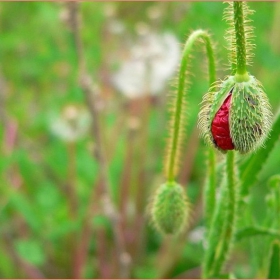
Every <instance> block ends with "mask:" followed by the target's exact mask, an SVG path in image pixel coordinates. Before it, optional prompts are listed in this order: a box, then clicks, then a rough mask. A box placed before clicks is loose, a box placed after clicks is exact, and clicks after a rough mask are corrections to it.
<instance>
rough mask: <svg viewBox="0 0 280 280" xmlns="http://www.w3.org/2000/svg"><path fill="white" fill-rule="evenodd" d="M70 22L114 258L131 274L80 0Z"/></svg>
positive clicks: (125, 275)
mask: <svg viewBox="0 0 280 280" xmlns="http://www.w3.org/2000/svg"><path fill="white" fill-rule="evenodd" d="M69 10H70V24H71V27H72V31H73V35H74V42H75V48H76V53H77V59H78V67H79V84H80V87H81V89H82V91H83V92H84V96H85V100H86V104H87V106H88V109H89V112H90V114H91V116H92V127H91V128H92V134H93V137H94V140H95V147H96V149H95V157H96V160H97V161H98V163H99V170H100V177H101V187H102V203H103V207H104V209H103V210H104V212H105V214H106V215H107V216H108V217H109V218H110V220H111V222H112V227H113V232H114V240H115V246H116V255H115V259H116V260H117V261H118V269H119V271H118V275H117V278H129V267H130V256H129V255H128V253H127V252H126V248H125V247H126V246H125V239H124V235H123V231H122V228H121V216H120V215H119V213H118V211H117V208H116V207H115V205H114V203H113V201H112V199H111V195H110V182H109V178H108V173H109V172H108V164H107V160H106V156H105V151H104V147H103V142H104V141H103V139H102V133H101V125H100V116H99V110H98V107H97V105H98V94H97V90H96V87H95V85H94V83H93V81H92V79H91V77H90V75H89V74H88V73H87V70H86V64H85V59H84V49H83V44H82V39H81V32H80V21H81V18H79V13H78V3H77V2H70V3H69Z"/></svg>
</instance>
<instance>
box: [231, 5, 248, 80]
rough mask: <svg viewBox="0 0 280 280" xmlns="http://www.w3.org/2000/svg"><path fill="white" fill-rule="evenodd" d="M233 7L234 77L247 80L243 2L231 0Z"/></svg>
mask: <svg viewBox="0 0 280 280" xmlns="http://www.w3.org/2000/svg"><path fill="white" fill-rule="evenodd" d="M233 8H234V29H235V39H236V64H237V65H236V78H237V80H238V81H240V82H242V81H247V80H248V79H249V77H248V73H247V69H246V66H247V62H246V37H245V29H244V15H243V3H242V2H239V1H238V2H236V1H235V2H233Z"/></svg>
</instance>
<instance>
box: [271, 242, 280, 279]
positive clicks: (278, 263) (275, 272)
mask: <svg viewBox="0 0 280 280" xmlns="http://www.w3.org/2000/svg"><path fill="white" fill-rule="evenodd" d="M268 279H280V243H279V241H274V242H273V243H272V245H271V258H270V263H269V271H268Z"/></svg>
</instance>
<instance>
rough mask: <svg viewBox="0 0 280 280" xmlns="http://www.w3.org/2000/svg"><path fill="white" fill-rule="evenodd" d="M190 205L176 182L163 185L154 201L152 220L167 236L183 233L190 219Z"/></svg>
mask: <svg viewBox="0 0 280 280" xmlns="http://www.w3.org/2000/svg"><path fill="white" fill-rule="evenodd" d="M189 212H190V211H189V203H188V199H187V196H186V194H185V192H184V189H183V188H182V187H181V186H180V185H179V184H177V183H175V182H167V183H165V184H162V185H161V186H160V187H159V189H158V190H157V192H156V194H155V197H154V198H153V201H152V208H151V214H152V220H153V223H154V225H155V226H156V228H157V229H158V230H159V231H160V232H162V233H165V234H176V233H179V232H181V231H182V230H183V229H184V228H185V226H186V224H187V222H188V220H189V219H188V218H189Z"/></svg>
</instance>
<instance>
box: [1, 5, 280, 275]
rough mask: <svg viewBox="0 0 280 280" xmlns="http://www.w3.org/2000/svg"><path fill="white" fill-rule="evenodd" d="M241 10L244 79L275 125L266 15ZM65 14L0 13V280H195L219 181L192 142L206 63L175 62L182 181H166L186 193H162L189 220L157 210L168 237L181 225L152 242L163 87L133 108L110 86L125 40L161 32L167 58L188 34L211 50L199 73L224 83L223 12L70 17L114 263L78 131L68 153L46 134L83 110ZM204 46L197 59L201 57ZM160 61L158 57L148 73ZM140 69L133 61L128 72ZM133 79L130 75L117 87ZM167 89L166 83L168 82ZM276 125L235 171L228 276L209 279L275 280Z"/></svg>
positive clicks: (61, 8) (167, 8)
mask: <svg viewBox="0 0 280 280" xmlns="http://www.w3.org/2000/svg"><path fill="white" fill-rule="evenodd" d="M248 6H250V8H251V9H253V10H255V11H256V12H255V13H254V14H250V18H252V19H253V21H254V22H253V25H254V26H255V30H256V32H255V34H256V38H255V39H254V40H255V43H256V49H255V56H254V57H252V58H251V60H252V61H254V67H251V68H250V65H247V66H248V69H250V71H249V72H252V74H254V75H255V76H256V77H258V80H260V81H262V84H263V85H264V88H265V92H266V93H267V95H268V99H269V100H270V103H271V106H272V111H273V112H275V111H276V109H277V108H278V107H279V94H278V89H279V88H280V80H279V64H280V60H279V47H278V46H279V42H278V41H279V40H278V41H277V36H278V34H280V32H279V26H280V25H279V16H278V14H279V4H278V3H272V2H251V3H248ZM67 7H68V6H67V4H66V3H55V2H26V3H23V2H22V3H21V2H20V3H19V2H18V3H17V2H1V3H0V34H1V40H0V61H1V65H0V121H1V126H0V139H1V141H0V147H1V148H0V153H1V154H0V179H1V184H0V222H1V227H0V237H1V241H0V277H1V278H90V279H92V278H119V276H120V269H119V265H120V262H119V260H122V261H124V264H127V268H128V269H127V270H128V274H127V277H126V278H200V277H201V267H202V259H203V255H204V252H205V248H204V245H205V243H207V241H206V239H207V236H208V235H209V234H210V232H209V230H205V225H206V224H211V219H212V218H213V217H215V215H216V214H215V212H216V206H217V203H218V201H219V198H220V197H221V196H223V195H224V196H226V197H228V190H227V188H226V187H227V184H225V182H226V178H225V179H224V181H222V177H223V176H222V174H223V172H224V171H223V166H224V165H225V161H224V158H223V155H218V154H217V160H218V161H219V165H218V166H217V167H215V162H216V155H215V153H214V152H213V150H210V148H206V149H207V154H208V152H209V151H210V152H212V160H211V161H209V159H207V163H206V160H205V146H204V144H203V142H202V141H199V140H198V133H197V129H196V126H197V115H198V112H199V107H200V106H199V103H200V102H201V96H202V95H203V93H205V92H207V88H208V87H209V83H210V84H212V83H213V81H215V80H216V78H215V77H213V73H212V76H211V75H210V76H209V79H207V78H206V75H205V72H206V71H204V70H206V67H207V66H208V68H209V66H210V64H211V62H209V61H206V60H205V58H204V57H205V56H204V55H202V54H201V47H200V45H197V46H199V48H196V47H195V48H193V49H192V56H190V59H189V60H188V67H187V68H188V69H191V72H190V71H189V72H190V73H188V74H187V76H184V78H185V79H186V80H191V81H192V84H188V94H187V95H188V101H187V103H186V106H185V108H186V109H185V111H183V114H185V115H187V120H188V121H187V122H185V123H183V127H182V130H184V131H185V132H186V135H187V137H184V140H182V143H181V144H182V145H180V146H181V147H182V148H181V151H180V158H181V160H180V161H178V165H179V164H180V166H181V167H182V168H181V170H178V173H177V174H176V176H177V177H176V178H178V182H180V185H181V186H184V187H185V186H186V187H187V189H186V190H185V189H183V188H182V187H180V188H179V189H178V188H177V187H176V188H175V189H174V190H177V191H175V196H174V197H177V202H178V201H179V203H181V206H182V205H186V204H185V203H187V202H186V200H185V199H184V195H186V194H187V196H188V197H189V200H190V202H188V203H191V204H192V209H193V210H192V213H189V212H186V213H187V214H184V215H182V216H180V215H179V216H177V215H174V214H175V212H173V211H171V213H172V215H169V217H174V219H169V223H168V226H167V228H168V229H174V228H176V227H177V228H178V227H180V226H178V224H180V223H181V222H182V221H184V217H187V219H186V221H187V224H188V225H189V226H188V228H187V227H182V229H183V228H184V230H182V234H179V235H176V236H175V237H173V238H171V237H170V236H169V235H163V236H161V235H159V234H157V233H156V232H155V231H154V230H152V229H151V227H149V225H148V222H147V219H145V218H146V216H145V209H146V203H147V200H148V199H149V197H150V193H151V191H152V189H153V188H156V187H157V186H160V185H161V183H162V182H164V180H165V179H164V178H163V175H162V169H163V166H162V154H163V150H164V147H165V146H166V145H165V144H166V143H165V139H166V138H167V134H168V133H167V130H166V127H167V121H168V118H169V116H168V113H167V110H166V108H167V103H168V102H167V92H170V88H171V87H170V86H169V85H168V84H166V85H165V87H164V89H162V91H161V92H160V94H158V95H152V94H150V93H149V87H148V86H147V88H146V89H147V92H145V94H144V95H143V96H141V97H139V98H136V99H129V98H127V97H125V96H124V95H122V92H121V91H120V90H118V89H116V88H115V87H114V83H113V80H114V79H113V73H114V71H116V70H117V69H119V67H120V65H122V63H123V62H124V61H125V60H126V58H127V57H129V56H130V51H131V50H133V52H135V53H136V54H139V52H138V51H139V48H138V45H137V40H139V38H144V37H145V36H146V35H147V34H150V33H153V34H156V35H161V34H163V33H165V32H169V33H172V34H173V35H174V36H175V37H176V38H177V39H178V43H177V45H181V44H182V43H184V42H185V41H186V37H187V35H188V34H190V33H191V31H192V30H197V29H199V30H207V34H210V35H211V38H212V39H213V41H215V42H218V44H216V48H215V51H216V52H215V53H217V54H218V56H217V58H216V61H214V59H212V63H217V64H218V66H219V67H218V72H217V76H218V79H219V78H223V77H225V76H226V75H227V74H228V72H227V71H226V69H224V68H223V65H224V64H225V62H226V57H227V51H226V50H225V49H224V48H223V46H225V45H227V42H226V40H224V31H225V28H226V25H227V24H226V22H225V21H222V20H221V17H222V13H223V9H224V7H225V5H223V4H222V3H219V2H193V3H192V2H162V3H160V2H142V3H141V2H139V3H137V2H135V3H132V2H131V3H130V2H122V3H121V2H119V3H117V2H114V3H113V2H108V3H107V2H104V3H103V2H83V3H81V4H80V12H81V13H80V19H81V20H82V28H81V37H82V39H83V43H84V49H85V58H86V62H87V67H88V69H89V73H90V75H91V77H92V78H93V80H94V81H95V82H96V84H97V88H98V96H99V97H100V100H99V102H98V106H97V107H98V112H99V114H100V123H101V124H100V125H101V127H102V132H101V134H102V139H103V144H104V147H105V154H106V159H107V163H108V167H109V168H108V169H109V178H108V179H109V181H110V183H111V189H110V195H111V198H112V200H113V202H114V203H115V205H116V211H117V212H118V213H120V216H119V217H120V220H119V223H120V224H121V235H120V236H121V237H123V239H122V240H123V242H124V243H125V251H126V254H124V255H122V254H119V243H118V242H116V239H115V238H114V220H112V218H111V216H108V214H107V212H108V211H107V210H108V209H106V207H105V209H104V206H106V203H105V204H103V199H104V197H103V193H102V181H101V180H100V165H99V162H98V159H97V158H96V141H95V134H94V133H93V132H92V131H91V128H92V127H91V126H90V127H89V130H88V131H87V133H85V135H84V136H83V137H82V138H81V139H79V140H78V141H76V142H75V143H74V145H69V143H68V142H67V141H64V140H63V139H61V138H59V137H58V136H57V135H55V134H54V133H53V131H52V129H51V126H52V124H53V122H54V119H56V117H57V118H59V117H60V115H61V112H62V111H63V108H65V107H66V106H68V105H69V104H75V105H77V106H84V107H85V105H86V104H85V103H86V102H85V99H84V95H83V92H82V91H81V89H80V87H79V86H78V81H77V71H78V69H77V57H76V50H75V46H74V44H73V42H74V41H73V36H72V35H73V34H72V32H71V30H70V25H69V21H68V20H69V18H68V14H67V9H68V8H67ZM277 7H278V9H276V8H277ZM277 11H278V12H277ZM202 19H203V20H202ZM275 34H276V35H275ZM204 43H206V53H207V52H209V47H210V44H209V43H208V44H207V41H206V42H204ZM195 46H196V45H195ZM157 48H158V46H156V48H152V50H153V51H157ZM182 48H183V47H182ZM168 51H169V53H170V50H168ZM160 59H161V56H159V57H157V59H156V61H159V60H160ZM246 59H247V62H248V57H246ZM140 61H141V56H139V57H138V59H137V62H140ZM151 61H152V60H149V61H148V64H149V63H150V62H151ZM189 62H191V63H190V64H191V65H190V64H189ZM247 64H248V63H247ZM189 66H190V67H189ZM141 67H142V66H140V67H139V68H141ZM167 68H168V67H167ZM164 69H165V68H164V67H163V68H162V69H161V71H162V70H164ZM165 70H166V69H165ZM161 71H158V72H159V73H160V72H161ZM184 74H185V73H184ZM189 74H190V75H189ZM135 75H136V72H135V73H134V71H131V73H130V77H129V78H128V79H127V81H132V80H133V78H134V77H135ZM174 76H175V73H174V75H173V76H172V77H170V79H171V80H173V77H174ZM207 80H210V81H207ZM214 86H215V85H214ZM279 121H280V118H279V114H277V115H276V117H275V120H274V122H273V125H272V131H271V133H270V135H269V137H268V139H267V141H265V143H264V147H261V148H260V149H259V150H257V151H256V152H254V153H252V154H250V155H247V156H243V158H240V157H239V158H237V164H238V170H239V172H240V175H241V184H240V187H241V193H242V194H241V196H242V202H243V204H242V214H241V215H240V218H239V220H238V222H237V225H236V227H237V234H236V235H235V236H236V240H235V246H234V250H233V251H232V258H230V259H228V260H229V265H228V268H229V269H228V271H229V273H224V272H221V273H219V274H217V275H215V276H216V277H218V278H230V277H231V278H233V277H237V278H267V277H278V278H279V269H278V268H279V267H278V261H277V258H279V256H278V255H279V248H278V247H279V246H278V245H277V244H278V241H279V212H278V211H279V200H278V199H277V198H278V196H279V193H278V186H279V184H278V181H277V178H276V177H274V179H275V178H276V179H275V180H276V181H275V180H274V179H272V180H274V181H273V182H274V183H273V182H272V185H273V186H272V185H266V182H267V181H269V179H270V178H271V177H272V176H273V175H275V174H279V170H278V167H279V165H280V161H279V156H278V155H279V154H280V145H279V141H278V140H279V134H280V131H279V129H280V124H279ZM72 144H73V143H72ZM209 162H211V166H209V164H208V163H209ZM209 167H210V168H209ZM206 169H208V171H206ZM206 173H207V174H209V175H211V178H210V180H209V178H205V177H206V176H205V174H206ZM209 175H207V177H208V176H209ZM223 182H224V183H223ZM206 185H208V186H211V188H209V189H210V190H211V192H210V193H211V195H210V196H209V197H210V201H211V202H212V204H211V203H210V204H209V205H210V206H209V207H210V208H207V209H208V210H209V211H208V210H207V209H205V212H206V214H208V217H207V219H206V220H207V221H205V217H203V214H202V213H203V211H202V206H201V204H202V203H201V201H202V200H203V199H202V198H201V196H202V193H203V192H204V190H205V186H206ZM219 186H220V187H219ZM209 189H208V190H209ZM223 192H225V193H223ZM179 194H180V195H179ZM226 201H227V200H225V202H224V203H222V204H220V206H219V207H220V212H219V215H218V220H219V223H218V224H217V225H216V228H215V230H216V231H217V233H219V234H224V232H225V230H224V228H225V224H224V218H225V217H227V216H228V212H226V211H223V210H224V209H225V208H226V207H227V206H226ZM171 202H172V200H168V201H167V205H168V208H169V209H171V210H172V209H175V210H176V203H175V204H172V203H171ZM207 203H208V202H207ZM177 205H178V204H177ZM184 207H185V206H184ZM188 208H189V206H187V207H186V209H187V210H188ZM214 208H215V211H214ZM105 210H106V211H107V212H106V211H105ZM109 210H110V209H109ZM211 210H212V212H211ZM188 211H189V210H188ZM109 213H110V211H109ZM181 213H183V212H181ZM169 214H170V211H169ZM180 221H181V222H180ZM172 224H173V225H172ZM174 224H177V225H175V227H174ZM182 224H184V223H182ZM182 224H181V225H182ZM170 225H171V226H170ZM204 233H205V238H204V237H203V234H204ZM217 237H218V238H219V235H217ZM226 240H229V239H226ZM217 242H219V240H218V241H217ZM206 245H207V244H206ZM221 246H222V244H221ZM277 246H278V247H277ZM277 250H278V252H277ZM213 251H215V248H212V252H213ZM211 257H212V256H211ZM126 262H127V263H126ZM277 275H278V276H277Z"/></svg>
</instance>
